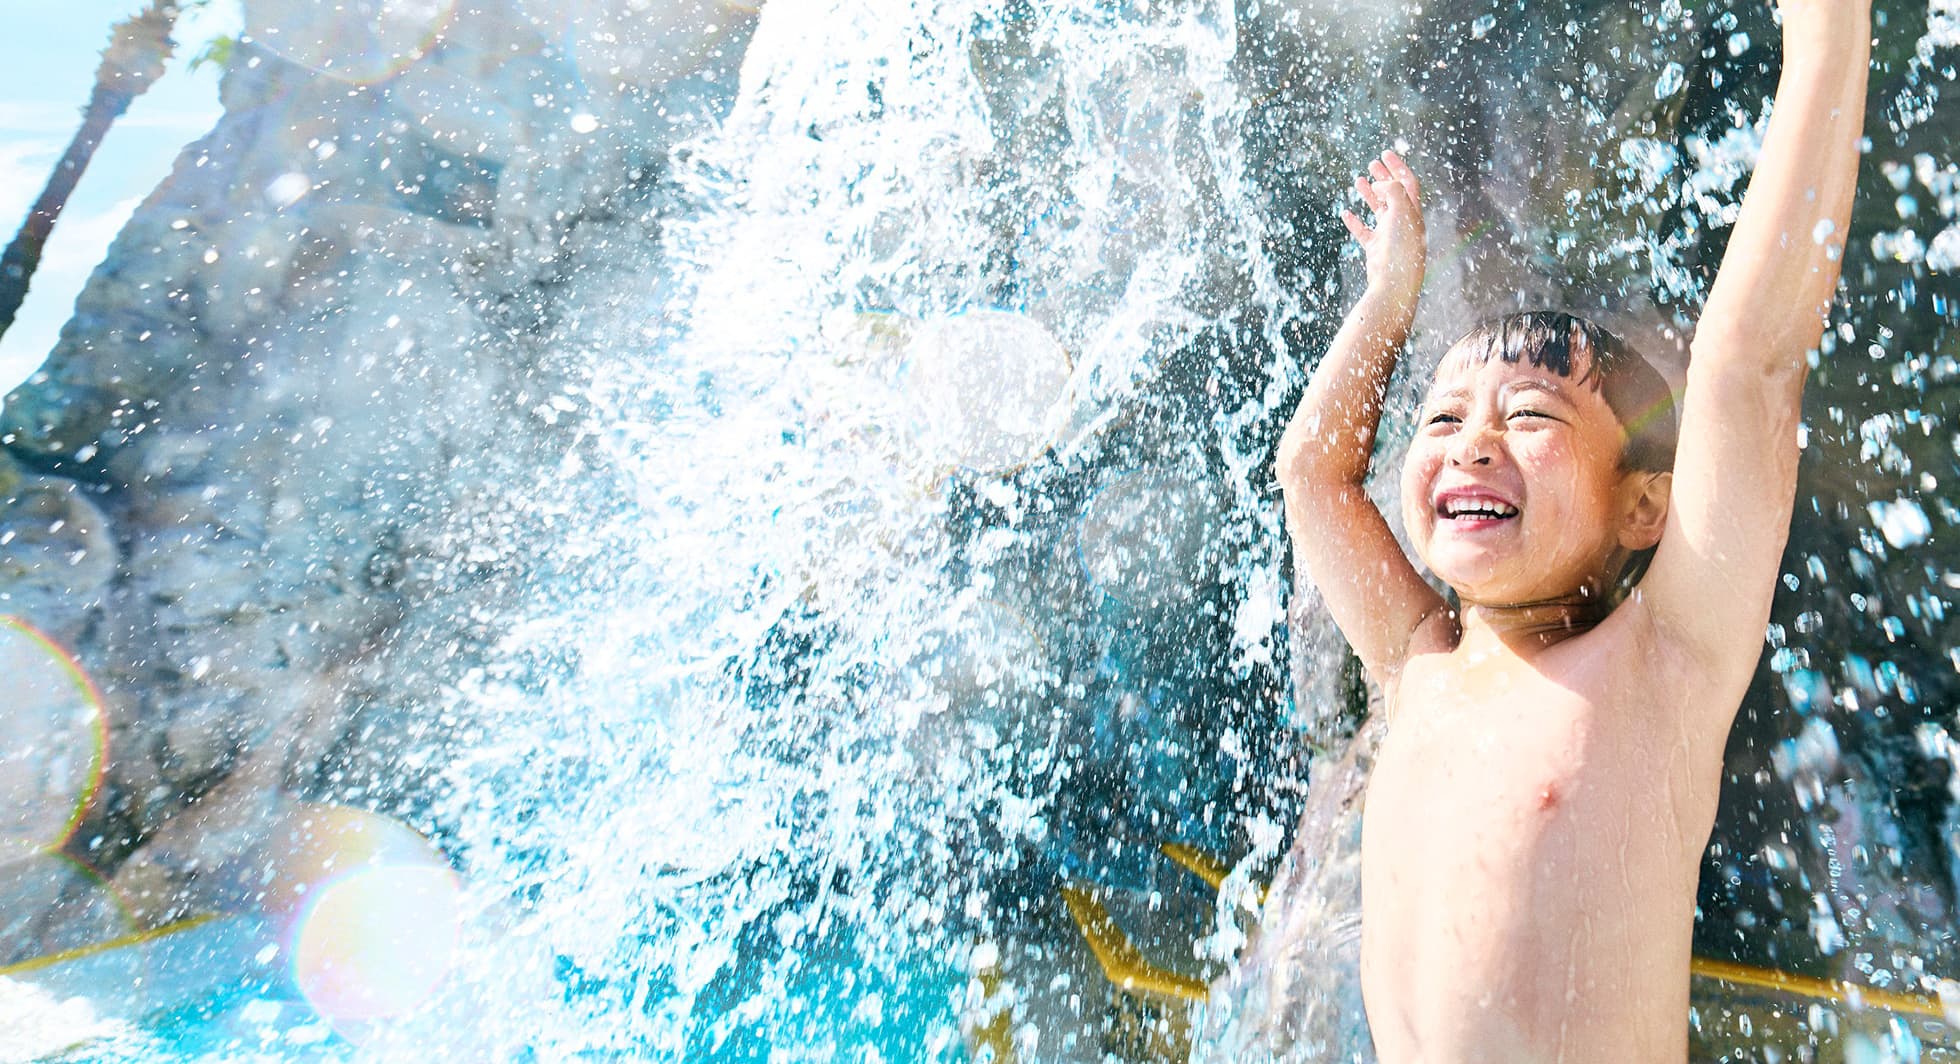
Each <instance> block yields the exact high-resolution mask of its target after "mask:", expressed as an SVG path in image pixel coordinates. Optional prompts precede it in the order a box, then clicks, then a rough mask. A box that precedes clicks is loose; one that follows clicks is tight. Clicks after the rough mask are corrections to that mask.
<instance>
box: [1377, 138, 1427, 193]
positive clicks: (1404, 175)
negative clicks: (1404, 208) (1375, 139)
mask: <svg viewBox="0 0 1960 1064" xmlns="http://www.w3.org/2000/svg"><path fill="white" fill-rule="evenodd" d="M1382 158H1383V159H1386V160H1388V169H1389V172H1391V173H1393V174H1394V175H1395V179H1396V180H1398V181H1400V182H1402V184H1403V185H1405V186H1407V188H1408V190H1409V199H1410V201H1411V202H1420V201H1421V199H1422V182H1420V181H1418V180H1416V172H1415V171H1414V170H1411V169H1409V164H1408V163H1407V162H1405V161H1404V160H1403V158H1402V157H1401V156H1400V155H1397V154H1395V153H1394V152H1392V151H1385V152H1383V153H1382Z"/></svg>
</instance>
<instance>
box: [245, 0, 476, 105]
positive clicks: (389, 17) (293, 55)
mask: <svg viewBox="0 0 1960 1064" xmlns="http://www.w3.org/2000/svg"><path fill="white" fill-rule="evenodd" d="M246 12H247V15H246V19H247V23H246V32H247V33H248V34H249V35H250V37H251V39H252V40H253V42H254V43H256V44H258V45H259V46H260V47H263V48H265V49H267V50H268V51H271V52H274V53H276V54H277V55H279V56H281V57H283V58H285V59H288V60H291V61H292V62H294V63H298V64H299V65H301V66H304V67H307V68H308V69H311V70H315V71H318V72H319V73H322V74H325V75H327V76H329V77H334V78H339V79H340V80H342V81H349V82H353V83H355V84H357V85H373V84H378V83H380V82H383V81H386V80H388V79H389V78H391V77H393V76H395V75H396V74H399V73H401V72H402V71H404V70H406V69H408V68H409V66H410V65H412V64H413V63H414V62H415V61H416V60H418V59H420V58H422V57H423V56H424V55H426V54H428V52H429V50H430V49H431V48H433V47H435V45H436V43H437V41H438V40H439V39H440V38H441V37H442V33H443V31H444V30H445V29H447V28H448V27H449V24H450V22H451V21H452V20H453V19H454V18H455V17H456V0H337V2H335V3H320V2H319V0H258V2H256V3H252V4H248V5H246Z"/></svg>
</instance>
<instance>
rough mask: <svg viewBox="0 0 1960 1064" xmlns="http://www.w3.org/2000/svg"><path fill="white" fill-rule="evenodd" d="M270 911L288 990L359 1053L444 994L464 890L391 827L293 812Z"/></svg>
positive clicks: (332, 814)
mask: <svg viewBox="0 0 1960 1064" xmlns="http://www.w3.org/2000/svg"><path fill="white" fill-rule="evenodd" d="M270 862H271V868H270V871H271V873H272V883H271V886H270V887H269V889H268V891H267V897H266V907H267V908H268V910H270V911H271V913H272V914H273V916H274V917H275V919H276V920H277V921H278V922H280V923H281V924H283V925H284V928H285V932H286V939H287V941H288V943H289V950H288V955H289V956H290V958H291V960H292V965H293V982H294V984H295V985H297V986H298V988H299V990H300V993H301V994H302V995H303V996H304V997H305V998H306V1001H307V1003H308V1004H309V1005H311V1006H312V1008H313V1009H314V1011H315V1012H317V1013H319V1014H320V1016H321V1017H322V1018H324V1019H325V1020H327V1021H328V1022H329V1023H330V1024H331V1025H332V1026H333V1028H334V1030H336V1031H338V1032H339V1033H340V1034H342V1035H343V1036H345V1037H347V1038H348V1039H350V1040H352V1041H355V1042H357V1043H358V1042H362V1041H364V1040H366V1039H368V1038H369V1037H372V1036H375V1035H378V1034H381V1033H384V1032H385V1031H386V1030H387V1028H388V1026H389V1025H390V1024H392V1023H394V1022H396V1021H401V1020H407V1019H410V1018H412V1017H413V1016H414V1015H415V1014H416V1013H417V1011H418V1010H419V1009H421V1007H422V1006H423V1005H424V1004H425V1003H427V1002H428V1001H429V1000H430V998H431V996H432V995H433V994H434V993H435V992H436V990H437V989H438V988H439V987H440V986H441V985H442V983H443V981H444V978H445V977H446V976H447V975H448V974H449V971H450V968H451V966H452V964H453V963H454V960H455V957H456V953H457V946H458V941H459V938H460V935H461V931H462V889H461V883H460V881H459V880H458V878H457V876H456V873H455V872H454V871H453V870H452V869H451V868H450V867H449V864H448V862H447V861H446V860H445V859H444V858H443V856H442V853H441V852H440V851H439V850H437V849H436V847H435V846H434V845H433V844H431V843H430V842H429V841H428V840H427V839H425V838H423V837H422V836H421V835H419V834H417V833H416V832H415V831H414V829H412V828H410V827H408V826H407V825H405V824H402V823H400V822H398V821H395V820H391V819H389V818H388V817H385V816H380V815H378V814H375V813H369V812H365V811H362V810H358V809H349V808H344V807H339V806H330V805H314V804H298V805H296V806H295V807H294V808H293V809H292V810H290V811H288V812H287V813H286V814H285V815H284V816H282V817H281V818H280V821H279V823H278V825H277V826H276V828H275V831H274V843H273V849H272V853H271V857H270Z"/></svg>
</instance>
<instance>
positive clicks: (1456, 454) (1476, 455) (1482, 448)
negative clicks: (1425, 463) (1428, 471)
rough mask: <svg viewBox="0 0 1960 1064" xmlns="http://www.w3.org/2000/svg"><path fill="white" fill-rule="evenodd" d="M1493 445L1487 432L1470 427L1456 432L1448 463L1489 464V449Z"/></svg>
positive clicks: (1463, 464) (1462, 464)
mask: <svg viewBox="0 0 1960 1064" xmlns="http://www.w3.org/2000/svg"><path fill="white" fill-rule="evenodd" d="M1495 446H1496V444H1495V443H1494V442H1493V441H1492V440H1491V438H1490V433H1488V432H1485V431H1482V430H1477V429H1472V430H1469V431H1466V432H1461V433H1458V434H1457V437H1456V446H1455V447H1454V448H1452V449H1451V451H1450V464H1451V465H1460V466H1465V465H1489V464H1490V458H1491V451H1492V449H1493V448H1494V447H1495Z"/></svg>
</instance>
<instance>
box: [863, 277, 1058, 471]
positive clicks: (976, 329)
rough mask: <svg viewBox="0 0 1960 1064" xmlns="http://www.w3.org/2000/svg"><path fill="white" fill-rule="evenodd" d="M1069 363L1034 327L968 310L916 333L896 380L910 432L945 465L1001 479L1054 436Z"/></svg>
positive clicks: (1007, 315) (1004, 315)
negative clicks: (905, 404) (907, 404)
mask: <svg viewBox="0 0 1960 1064" xmlns="http://www.w3.org/2000/svg"><path fill="white" fill-rule="evenodd" d="M1069 373H1070V367H1069V359H1068V354H1067V352H1065V351H1063V350H1062V345H1061V344H1059V343H1057V342H1056V341H1055V338H1054V337H1053V336H1050V335H1049V333H1048V330H1047V329H1045V328H1043V327H1042V326H1041V324H1040V323H1038V322H1036V321H1035V320H1034V319H1032V318H1029V317H1028V316H1026V315H1024V314H1016V313H1012V312H1010V311H1004V310H972V311H968V312H966V313H964V314H955V315H952V316H950V317H945V318H938V319H935V320H933V321H929V322H926V323H925V324H924V325H922V326H920V327H919V329H918V331H917V332H916V333H915V334H914V335H913V337H912V340H911V342H910V344H909V345H907V350H906V360H905V366H904V369H903V370H902V373H901V378H902V382H903V387H904V390H905V394H906V397H907V399H908V400H909V401H910V405H911V409H912V415H913V429H914V431H915V433H916V434H917V435H918V437H919V438H920V440H921V442H922V444H923V445H924V446H925V448H926V449H927V451H928V452H929V453H931V454H932V455H933V456H934V457H935V458H936V459H938V460H939V461H941V462H943V463H945V464H948V465H961V466H965V467H967V468H969V469H974V470H977V471H981V472H988V473H998V472H1006V471H1009V470H1011V469H1013V468H1014V467H1016V466H1020V465H1025V464H1026V463H1027V462H1029V461H1031V460H1032V459H1033V458H1034V457H1035V456H1036V455H1038V454H1040V452H1041V449H1042V448H1043V447H1046V446H1047V445H1048V444H1049V443H1050V442H1052V441H1053V440H1054V438H1055V437H1056V436H1057V435H1058V434H1059V432H1060V428H1061V417H1062V416H1063V414H1065V413H1066V405H1065V403H1064V400H1065V399H1066V398H1067V392H1068V384H1069Z"/></svg>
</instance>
